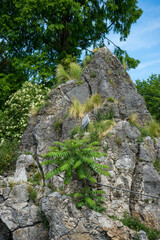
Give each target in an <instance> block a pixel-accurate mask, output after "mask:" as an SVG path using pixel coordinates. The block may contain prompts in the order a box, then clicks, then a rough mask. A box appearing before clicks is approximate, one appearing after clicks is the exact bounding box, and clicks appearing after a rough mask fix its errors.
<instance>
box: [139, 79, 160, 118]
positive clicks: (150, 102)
mask: <svg viewBox="0 0 160 240" xmlns="http://www.w3.org/2000/svg"><path fill="white" fill-rule="evenodd" d="M136 87H137V90H138V92H139V93H140V94H141V95H142V96H143V97H144V99H145V101H146V105H147V108H148V110H149V111H150V113H151V114H152V116H154V117H155V118H156V119H157V120H158V121H160V74H157V75H156V74H152V75H151V76H150V77H149V78H148V79H147V80H146V81H145V80H143V81H140V80H137V81H136Z"/></svg>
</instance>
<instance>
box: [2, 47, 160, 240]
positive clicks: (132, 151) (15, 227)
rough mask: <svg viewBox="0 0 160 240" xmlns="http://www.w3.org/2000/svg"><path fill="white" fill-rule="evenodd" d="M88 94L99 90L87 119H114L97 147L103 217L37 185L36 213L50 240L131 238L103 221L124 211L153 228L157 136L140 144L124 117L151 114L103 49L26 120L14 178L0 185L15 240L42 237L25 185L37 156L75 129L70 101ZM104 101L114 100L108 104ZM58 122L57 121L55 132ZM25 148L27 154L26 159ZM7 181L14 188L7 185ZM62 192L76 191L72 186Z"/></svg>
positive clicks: (158, 207) (56, 182)
mask: <svg viewBox="0 0 160 240" xmlns="http://www.w3.org/2000/svg"><path fill="white" fill-rule="evenodd" d="M93 76H94V77H93ZM95 93H99V95H100V96H101V97H102V100H103V102H102V105H101V107H100V109H99V110H92V111H91V112H89V117H90V120H91V121H94V120H96V119H97V116H98V114H99V112H100V113H101V114H102V115H103V114H106V113H111V112H112V113H114V119H115V122H116V124H115V126H114V127H113V129H112V130H111V131H110V133H109V134H107V135H105V136H103V139H102V149H101V150H103V151H104V152H106V153H107V157H105V158H102V159H100V161H101V163H105V164H107V165H108V166H109V172H110V177H105V176H101V179H99V181H100V183H101V184H103V186H101V189H102V190H103V191H105V193H106V196H105V203H104V206H105V207H106V208H107V210H106V213H104V215H101V214H98V213H96V212H93V211H89V210H87V209H84V208H83V209H82V210H81V211H80V210H77V209H76V208H75V206H74V204H73V203H72V202H71V199H70V198H68V197H66V196H61V195H60V194H59V193H52V194H50V195H48V193H49V189H47V188H45V191H44V193H43V192H42V191H41V187H39V188H37V192H38V200H39V203H40V202H41V199H42V210H43V212H44V213H45V215H46V217H47V220H48V221H49V225H50V230H49V239H50V240H53V239H55V240H56V239H57V240H58V239H61V240H62V239H64V240H67V239H68V240H69V239H71V240H74V239H86V240H87V239H88V240H90V239H112V240H116V239H119V240H120V239H126V240H127V239H133V236H134V235H135V233H134V232H133V231H131V230H129V229H128V228H126V227H124V226H123V225H122V223H120V222H119V221H115V220H111V219H110V218H108V217H107V216H117V217H123V214H124V211H127V212H129V213H130V214H131V215H132V216H134V217H139V219H140V220H141V221H142V222H143V223H145V224H147V225H148V226H151V227H153V226H154V228H158V229H160V176H159V174H158V172H157V171H156V169H155V168H154V166H153V161H155V160H157V159H159V158H160V139H158V138H155V139H154V141H153V140H152V139H151V138H150V137H145V138H144V141H143V142H142V141H139V139H140V135H141V133H140V131H139V130H138V128H137V127H136V126H131V125H130V123H129V121H128V120H129V119H130V116H131V115H132V114H136V116H138V120H139V123H140V124H141V125H143V124H144V123H145V122H146V121H147V120H150V119H151V116H150V114H149V112H148V110H147V108H146V105H145V102H144V100H143V98H142V97H141V96H140V95H139V94H138V93H137V90H136V88H135V86H134V84H133V83H132V81H131V79H130V77H129V75H128V74H127V73H126V71H125V70H124V68H123V66H122V65H121V64H120V62H119V61H118V59H117V58H116V57H115V56H114V55H112V54H111V52H110V51H109V50H108V49H107V48H102V49H100V50H99V51H97V52H96V53H95V55H94V57H93V59H92V60H91V62H90V64H89V65H88V66H87V67H86V69H85V70H84V73H83V75H82V83H81V84H80V85H79V84H78V83H77V82H76V81H75V80H71V81H68V82H67V83H65V84H61V85H59V86H58V87H57V88H56V89H54V90H52V91H51V93H50V96H49V99H48V102H49V104H48V105H47V106H44V108H43V109H42V110H41V111H40V112H39V114H38V115H37V116H36V117H35V116H30V119H29V126H28V128H27V130H26V131H25V133H24V135H23V138H22V141H21V154H20V156H19V158H18V161H17V165H16V172H15V175H14V176H13V177H12V178H10V179H3V178H2V179H1V180H0V182H1V187H0V221H1V222H2V223H3V224H5V226H6V227H7V229H8V231H9V233H8V234H11V235H12V238H13V239H14V240H20V239H28V240H30V239H32V240H34V239H44V240H45V239H46V240H47V239H48V235H47V231H46V230H45V229H44V227H43V225H42V222H43V221H42V219H41V217H40V214H39V207H38V206H36V205H35V203H34V202H33V201H32V199H31V196H30V195H29V192H28V187H27V186H28V185H27V184H28V183H27V181H28V179H29V177H30V176H31V175H32V172H33V170H34V171H35V172H38V171H39V169H40V171H42V169H41V168H39V167H40V163H41V162H42V161H43V159H42V157H41V154H43V153H46V152H47V151H48V146H51V145H52V144H53V142H54V141H62V140H64V139H67V138H68V137H70V136H71V133H70V132H71V130H72V129H73V127H74V126H77V125H79V126H80V125H81V120H79V119H72V118H70V117H69V116H68V108H69V107H70V106H71V104H72V99H73V97H74V96H75V97H76V98H77V99H78V100H79V101H80V102H81V103H84V102H85V101H86V100H87V99H88V98H89V97H90V96H91V95H93V94H95ZM109 98H110V99H111V98H112V100H113V99H114V101H108V100H109ZM58 121H59V122H60V123H61V124H60V125H59V128H58V129H57V128H56V127H55V126H56V123H57V122H58ZM26 151H27V152H31V153H32V155H26ZM49 169H51V167H44V168H43V171H44V173H46V172H47V171H48V170H49ZM8 181H10V182H11V181H13V182H14V183H16V184H15V185H14V186H12V188H11V186H10V185H9V183H8ZM18 184H19V185H18ZM52 185H53V186H54V187H57V188H61V187H62V186H63V176H59V177H54V178H53V179H52ZM69 187H70V188H72V189H73V188H76V182H74V183H72V184H71V185H70V186H69ZM117 188H121V189H126V190H128V191H122V190H118V189H117ZM66 191H67V189H66ZM134 192H138V193H139V194H135V193H134ZM141 194H144V195H141ZM151 196H153V197H151ZM154 197H157V198H154ZM1 222H0V223H1ZM142 235H143V234H142ZM8 236H9V235H8ZM0 237H1V235H0ZM0 239H1V238H0ZM2 239H3V238H2ZM5 239H6V240H7V239H10V238H9V237H8V238H7V237H6V238H4V240H5ZM146 239H147V238H146Z"/></svg>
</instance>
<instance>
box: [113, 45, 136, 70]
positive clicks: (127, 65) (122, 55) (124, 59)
mask: <svg viewBox="0 0 160 240" xmlns="http://www.w3.org/2000/svg"><path fill="white" fill-rule="evenodd" d="M114 54H115V55H116V56H117V57H118V59H119V60H120V62H121V63H122V65H123V67H124V69H125V70H129V69H131V68H136V67H137V66H138V64H139V63H140V61H139V60H137V59H134V58H132V57H130V56H129V55H128V54H127V52H126V51H124V50H122V49H121V48H116V49H115V51H114Z"/></svg>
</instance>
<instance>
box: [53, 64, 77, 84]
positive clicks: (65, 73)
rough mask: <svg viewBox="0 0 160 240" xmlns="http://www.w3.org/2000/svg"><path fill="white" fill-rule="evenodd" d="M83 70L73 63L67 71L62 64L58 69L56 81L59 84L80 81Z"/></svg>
mask: <svg viewBox="0 0 160 240" xmlns="http://www.w3.org/2000/svg"><path fill="white" fill-rule="evenodd" d="M81 74H82V69H81V67H80V65H79V64H78V63H75V62H71V63H70V64H69V66H68V68H67V69H65V67H64V66H63V65H61V64H59V65H58V66H57V68H56V79H57V81H58V82H59V83H63V82H66V81H68V80H72V79H75V80H77V81H79V80H80V77H81Z"/></svg>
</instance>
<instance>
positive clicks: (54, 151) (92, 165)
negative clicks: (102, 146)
mask: <svg viewBox="0 0 160 240" xmlns="http://www.w3.org/2000/svg"><path fill="white" fill-rule="evenodd" d="M98 145H99V143H97V142H93V143H89V139H88V138H83V139H81V140H80V139H78V138H77V137H76V138H75V139H67V140H65V141H63V142H55V143H54V146H53V147H50V151H49V152H48V153H47V154H44V155H43V157H44V158H45V159H47V160H45V161H44V162H43V163H42V165H50V164H52V165H53V166H55V169H54V170H52V171H51V172H49V173H47V174H46V179H48V178H51V177H52V176H54V175H57V174H58V173H61V172H64V173H65V181H64V182H65V184H69V183H70V181H71V180H72V178H73V175H74V174H76V175H77V177H78V179H79V180H84V179H88V180H89V181H90V182H92V183H95V182H96V179H95V178H94V177H93V173H98V174H104V175H107V176H108V175H109V173H108V172H107V171H106V169H107V168H108V166H106V165H101V164H99V163H97V162H96V161H95V158H99V157H101V156H106V154H105V153H100V152H98V150H99V146H98Z"/></svg>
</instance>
